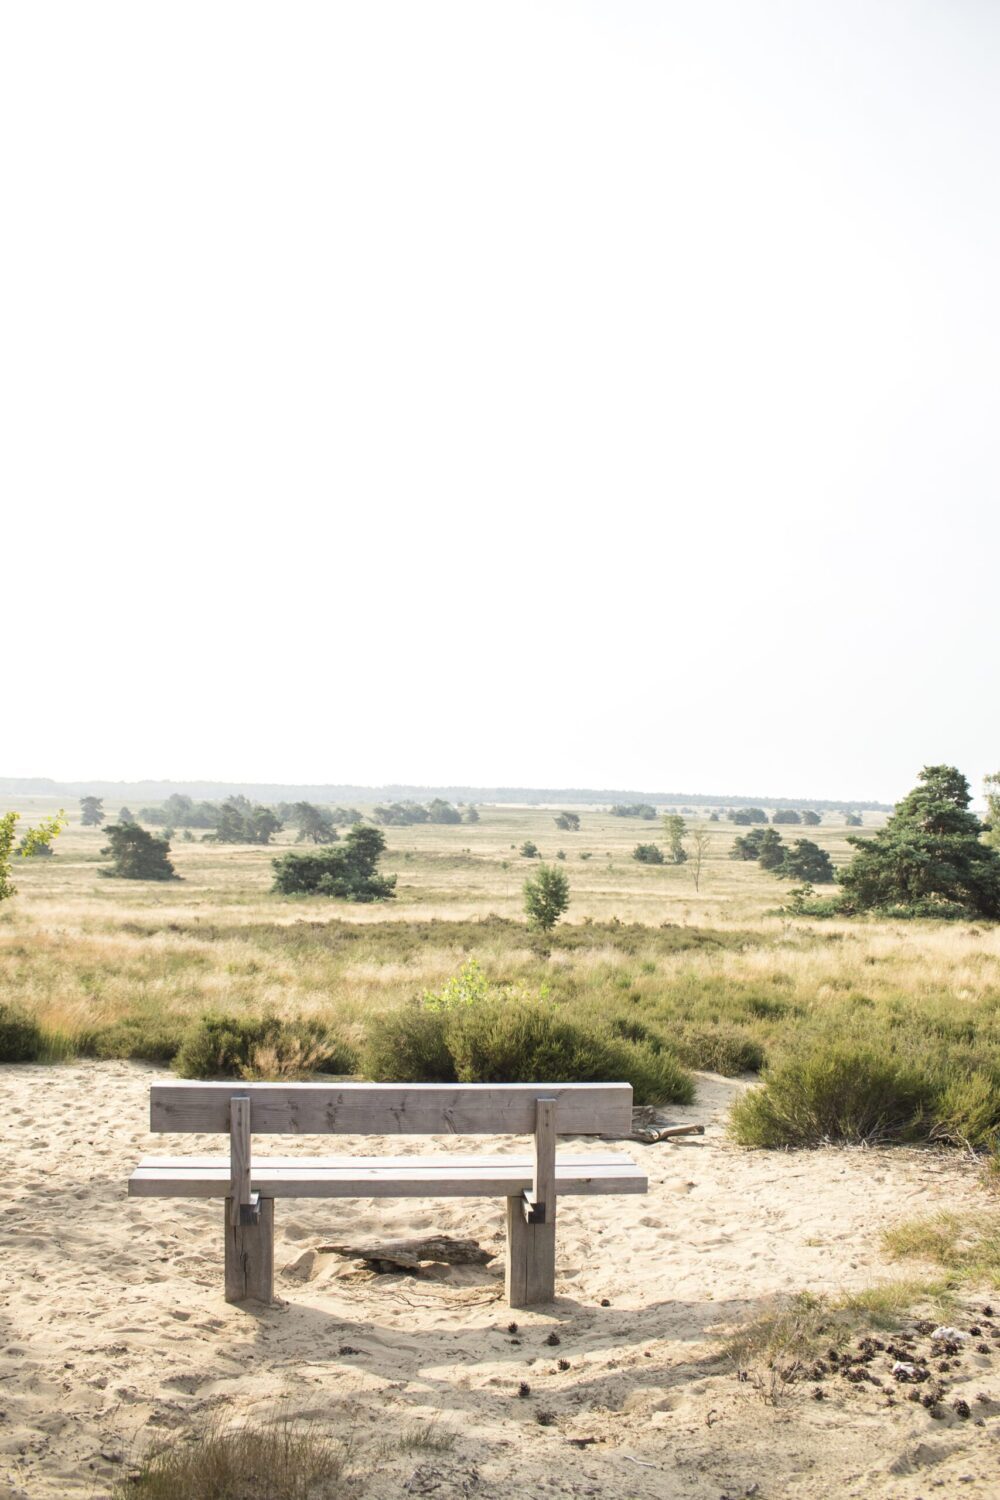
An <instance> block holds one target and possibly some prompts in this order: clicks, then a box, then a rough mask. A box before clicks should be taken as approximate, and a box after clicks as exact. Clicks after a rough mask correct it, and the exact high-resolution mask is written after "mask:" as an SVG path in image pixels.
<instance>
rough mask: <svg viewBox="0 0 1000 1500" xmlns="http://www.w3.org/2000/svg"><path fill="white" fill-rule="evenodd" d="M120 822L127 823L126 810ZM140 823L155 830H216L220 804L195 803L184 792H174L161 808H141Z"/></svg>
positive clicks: (119, 819)
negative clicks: (150, 825)
mask: <svg viewBox="0 0 1000 1500" xmlns="http://www.w3.org/2000/svg"><path fill="white" fill-rule="evenodd" d="M118 821H119V823H124V822H126V821H127V820H126V818H125V813H124V810H123V811H122V813H121V814H120V815H119V818H118ZM131 821H132V822H134V821H135V819H132V820H131ZM139 821H140V822H141V823H151V824H152V825H153V827H154V828H214V827H215V826H216V824H217V823H218V821H219V804H218V803H217V802H195V801H194V799H193V798H191V797H187V796H185V795H184V794H183V792H172V793H171V794H170V796H169V797H168V798H167V799H166V801H165V802H162V803H161V804H160V806H159V807H140V809H139Z"/></svg>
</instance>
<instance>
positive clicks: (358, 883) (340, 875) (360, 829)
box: [271, 823, 396, 902]
mask: <svg viewBox="0 0 1000 1500" xmlns="http://www.w3.org/2000/svg"><path fill="white" fill-rule="evenodd" d="M384 849H385V834H384V833H383V832H382V830H381V829H380V828H372V827H371V825H370V824H366V823H355V824H354V826H353V827H352V828H351V829H350V831H349V833H348V835H347V837H346V839H345V840H344V842H343V844H341V845H340V847H339V848H336V849H323V850H317V851H316V852H315V853H309V854H283V855H282V856H281V857H280V858H279V859H274V860H272V861H271V863H272V865H273V866H274V885H273V887H272V890H275V891H278V892H280V894H281V895H283V896H333V897H336V898H337V899H339V900H342V901H363V902H364V901H385V900H388V899H389V898H390V897H392V896H394V895H395V891H396V877H395V875H379V873H378V862H379V859H380V857H381V855H382V853H383V851H384Z"/></svg>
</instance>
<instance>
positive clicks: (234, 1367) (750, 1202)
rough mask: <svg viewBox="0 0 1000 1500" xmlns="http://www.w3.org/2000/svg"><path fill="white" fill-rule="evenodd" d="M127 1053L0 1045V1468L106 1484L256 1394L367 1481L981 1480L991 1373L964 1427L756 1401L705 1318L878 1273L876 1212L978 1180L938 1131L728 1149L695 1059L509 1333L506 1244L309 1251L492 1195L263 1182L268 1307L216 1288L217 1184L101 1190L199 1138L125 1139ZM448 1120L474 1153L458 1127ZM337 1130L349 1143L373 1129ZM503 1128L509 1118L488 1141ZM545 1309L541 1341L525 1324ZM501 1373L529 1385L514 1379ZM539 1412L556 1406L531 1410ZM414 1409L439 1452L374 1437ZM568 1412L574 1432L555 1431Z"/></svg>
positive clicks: (947, 1483) (423, 1223)
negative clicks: (637, 1181) (364, 1257)
mask: <svg viewBox="0 0 1000 1500" xmlns="http://www.w3.org/2000/svg"><path fill="white" fill-rule="evenodd" d="M152 1076H156V1075H155V1074H154V1073H153V1070H152V1069H148V1068H144V1067H142V1066H139V1065H133V1064H124V1063H100V1064H74V1065H72V1066H64V1067H58V1068H41V1067H9V1066H8V1067H3V1068H0V1111H2V1119H3V1122H4V1148H5V1158H6V1160H5V1167H6V1170H5V1175H4V1214H3V1219H2V1225H0V1253H2V1260H0V1482H2V1481H6V1482H7V1483H8V1484H9V1485H10V1486H12V1491H11V1492H12V1494H13V1495H16V1496H19V1497H20V1496H24V1497H29V1500H55V1497H64V1496H66V1497H70V1496H80V1497H82V1496H88V1497H94V1496H101V1495H105V1494H106V1493H107V1487H108V1480H109V1478H110V1477H111V1476H113V1475H114V1474H115V1473H116V1472H121V1462H122V1460H123V1458H124V1459H126V1460H127V1458H128V1456H129V1454H131V1453H134V1452H136V1451H140V1450H141V1449H142V1448H143V1447H144V1446H145V1445H146V1444H148V1443H149V1442H150V1441H155V1440H157V1439H160V1438H163V1437H164V1436H166V1435H168V1434H169V1433H170V1432H171V1431H172V1430H173V1429H177V1430H178V1431H187V1430H189V1429H190V1428H191V1427H192V1426H193V1425H196V1424H197V1423H198V1422H199V1421H200V1420H203V1419H204V1418H205V1417H206V1416H208V1415H209V1414H211V1413H214V1412H221V1413H222V1414H224V1415H227V1416H228V1415H234V1416H235V1415H242V1414H246V1413H255V1414H257V1415H262V1416H266V1415H271V1414H273V1413H274V1412H275V1411H276V1410H279V1409H284V1410H287V1411H289V1412H293V1413H298V1414H309V1415H311V1416H312V1417H314V1418H315V1419H316V1420H317V1421H318V1422H320V1423H322V1424H323V1425H324V1426H327V1425H328V1426H330V1428H331V1429H332V1430H333V1431H336V1432H337V1433H341V1434H342V1433H343V1432H344V1431H345V1430H346V1429H347V1428H350V1429H351V1430H352V1431H353V1434H354V1446H355V1451H356V1456H357V1459H358V1462H359V1463H360V1465H361V1466H362V1467H365V1466H369V1467H371V1468H372V1470H374V1469H375V1467H376V1465H377V1473H374V1474H373V1477H372V1479H371V1481H370V1483H369V1485H368V1488H367V1490H366V1493H367V1494H369V1495H371V1496H373V1497H376V1500H381V1497H390V1496H403V1495H412V1494H420V1493H434V1494H435V1495H437V1496H443V1495H463V1494H469V1495H477V1496H484V1497H492V1496H497V1497H499V1496H500V1495H503V1496H504V1497H508V1496H510V1495H511V1494H512V1493H513V1494H523V1495H535V1494H537V1495H598V1496H603V1495H607V1496H612V1495H613V1496H615V1497H623V1496H626V1497H627V1496H637V1497H640V1496H641V1497H647V1496H648V1497H652V1496H657V1497H674V1496H676V1497H684V1500H687V1497H691V1500H720V1496H723V1495H726V1496H732V1497H735V1496H738V1495H744V1494H745V1493H747V1492H749V1491H750V1490H751V1487H752V1486H753V1485H755V1484H756V1485H758V1486H759V1489H758V1490H756V1491H753V1493H755V1494H757V1495H759V1496H761V1497H762V1500H767V1497H776V1496H803V1497H824V1500H825V1497H827V1496H832V1495H834V1494H837V1495H841V1494H843V1495H859V1496H860V1495H865V1496H868V1497H883V1496H884V1497H886V1500H890V1497H891V1500H916V1497H917V1496H922V1495H923V1494H924V1493H925V1491H926V1489H927V1488H928V1487H929V1486H930V1485H931V1484H934V1483H936V1482H937V1481H942V1482H943V1484H937V1485H936V1487H937V1488H938V1489H941V1488H943V1490H944V1493H948V1494H950V1493H952V1492H953V1490H955V1491H957V1490H958V1488H959V1485H960V1492H961V1493H962V1494H963V1495H966V1496H987V1495H995V1494H996V1493H997V1491H998V1488H1000V1399H997V1401H996V1402H995V1408H994V1409H995V1412H996V1415H990V1414H989V1411H988V1409H987V1408H983V1407H981V1408H979V1409H980V1410H982V1411H984V1412H987V1415H986V1417H985V1422H984V1425H981V1426H974V1425H973V1424H972V1423H971V1422H964V1423H963V1422H960V1421H959V1420H958V1419H957V1418H953V1417H951V1416H950V1415H949V1417H948V1418H947V1419H946V1420H944V1421H933V1420H932V1419H931V1418H930V1417H929V1415H928V1413H927V1412H925V1411H924V1410H923V1408H921V1407H919V1406H915V1405H913V1404H912V1403H909V1402H900V1403H899V1404H898V1405H896V1406H893V1407H892V1408H886V1407H885V1406H884V1405H882V1404H880V1402H881V1400H882V1398H879V1399H876V1393H875V1392H874V1391H872V1390H870V1389H869V1388H867V1387H861V1388H854V1387H850V1388H848V1387H846V1386H845V1387H844V1388H843V1389H842V1390H838V1391H837V1392H835V1393H834V1394H833V1395H832V1397H831V1399H829V1400H827V1401H824V1402H822V1403H817V1402H813V1401H811V1400H809V1398H808V1388H805V1387H799V1386H797V1387H795V1388H794V1394H793V1395H792V1397H791V1398H789V1399H787V1400H784V1401H782V1402H781V1403H780V1404H779V1405H778V1406H777V1407H771V1406H768V1405H766V1404H764V1402H762V1400H761V1399H760V1396H759V1395H757V1394H755V1393H754V1392H753V1391H752V1390H751V1389H750V1388H749V1387H748V1386H747V1385H741V1384H740V1383H738V1382H737V1380H736V1379H735V1375H734V1372H733V1371H732V1370H731V1369H730V1368H727V1367H726V1366H724V1365H721V1364H720V1363H719V1361H718V1360H717V1358H715V1356H716V1354H717V1350H718V1341H719V1333H720V1332H721V1331H722V1330H724V1329H726V1328H728V1326H729V1325H731V1324H732V1323H733V1322H734V1321H737V1320H739V1319H740V1318H741V1317H743V1316H745V1315H747V1314H752V1313H753V1312H755V1311H757V1310H759V1309H760V1308H762V1307H763V1306H765V1305H766V1303H767V1299H768V1298H770V1297H772V1296H773V1295H774V1294H776V1293H783V1292H792V1291H799V1290H803V1289H811V1290H816V1291H822V1290H828V1291H837V1290H841V1289H847V1288H851V1287H855V1286H863V1285H867V1284H870V1283H871V1282H872V1281H875V1280H880V1279H884V1278H885V1277H886V1276H891V1275H893V1274H896V1273H895V1272H894V1270H893V1268H892V1267H890V1266H887V1265H886V1264H885V1262H884V1261H883V1259H882V1258H881V1256H880V1253H879V1249H878V1240H879V1232H880V1230H881V1229H882V1228H883V1227H884V1226H885V1225H887V1224H889V1223H892V1222H893V1221H895V1220H898V1219H902V1218H908V1217H911V1216H913V1215H915V1214H918V1213H921V1212H925V1211H930V1210H933V1209H934V1208H936V1207H941V1206H948V1207H955V1206H959V1207H961V1206H962V1205H965V1204H970V1205H971V1204H978V1203H979V1202H980V1201H981V1189H980V1188H979V1186H978V1182H977V1178H976V1175H975V1172H974V1170H973V1169H972V1168H971V1167H970V1166H969V1165H968V1164H967V1163H965V1162H963V1161H962V1160H961V1159H960V1158H959V1157H958V1156H957V1154H950V1155H946V1154H943V1153H936V1152H919V1151H893V1152H889V1151H885V1152H883V1151H870V1152H865V1151H832V1150H831V1151H817V1152H808V1153H806V1152H803V1153H794V1154H788V1155H782V1154H773V1153H771V1154H768V1153H745V1152H740V1151H736V1150H734V1149H732V1148H730V1147H728V1146H727V1145H726V1144H725V1142H724V1139H723V1136H722V1130H721V1121H722V1118H723V1116H724V1111H725V1108H726V1105H727V1103H728V1100H729V1098H730V1097H731V1096H732V1093H733V1091H734V1090H735V1089H737V1088H739V1087H740V1085H739V1084H735V1083H733V1082H731V1081H727V1080H722V1079H716V1078H711V1077H703V1078H702V1079H701V1085H700V1094H699V1101H698V1103H697V1104H696V1105H695V1106H692V1107H691V1108H690V1109H686V1110H685V1109H678V1110H675V1111H674V1112H673V1113H674V1114H675V1115H676V1117H677V1118H678V1119H685V1118H690V1119H692V1120H703V1121H705V1122H706V1123H708V1124H709V1129H708V1132H707V1134H706V1136H705V1137H704V1139H703V1140H691V1141H689V1142H687V1143H685V1144H683V1145H681V1144H671V1145H658V1146H652V1147H641V1146H630V1147H629V1149H630V1150H632V1151H634V1153H635V1155H636V1159H637V1160H641V1161H642V1162H643V1164H644V1165H645V1167H646V1169H647V1171H648V1173H649V1177H650V1192H649V1194H648V1195H647V1196H646V1197H632V1198H618V1199H590V1200H587V1199H569V1200H566V1201H565V1203H564V1205H563V1206H562V1207H561V1208H560V1248H559V1273H560V1274H559V1292H560V1300H559V1302H558V1303H557V1304H556V1306H555V1308H554V1309H553V1310H552V1311H550V1312H547V1313H543V1314H538V1313H519V1314H517V1315H516V1317H517V1322H518V1324H519V1329H518V1334H517V1337H518V1339H519V1340H520V1342H519V1343H514V1342H512V1335H511V1334H509V1333H508V1332H507V1324H508V1322H509V1321H510V1319H511V1317H512V1316H513V1315H512V1314H511V1313H510V1312H509V1311H508V1310H507V1308H506V1306H505V1304H504V1303H503V1300H502V1296H501V1282H502V1258H499V1259H498V1260H497V1262H495V1263H494V1265H493V1266H492V1267H490V1268H488V1269H487V1270H486V1271H479V1270H471V1269H468V1270H467V1269H462V1270H453V1271H447V1272H442V1273H441V1274H440V1275H439V1276H431V1277H428V1278H423V1279H419V1280H416V1279H411V1278H396V1277H379V1278H372V1277H371V1276H369V1275H368V1274H367V1273H364V1272H359V1271H358V1269H357V1268H356V1267H354V1266H352V1265H349V1264H345V1263H344V1262H343V1261H340V1260H339V1259H338V1258H337V1257H336V1256H333V1255H327V1254H323V1255H318V1254H316V1253H314V1252H313V1247H314V1246H315V1245H317V1244H319V1243H322V1242H323V1241H325V1240H330V1239H337V1238H339V1237H341V1236H347V1235H359V1234H361V1233H366V1232H369V1231H371V1232H372V1233H373V1234H377V1235H379V1236H391V1237H396V1236H405V1235H410V1234H413V1233H416V1232H418V1231H422V1230H430V1229H436V1230H440V1231H443V1232H447V1233H452V1234H460V1235H471V1236H474V1237H476V1238H478V1239H479V1240H480V1241H481V1242H482V1243H484V1244H488V1245H491V1246H494V1247H496V1248H497V1249H498V1250H499V1251H501V1253H502V1228H501V1209H500V1205H499V1204H497V1203H491V1202H467V1203H463V1202H456V1203H453V1202H449V1201H442V1202H405V1201H403V1202H397V1203H391V1202H390V1203H374V1204H373V1203H371V1202H359V1203H326V1204H324V1203H316V1202H305V1201H303V1202H291V1203H289V1202H280V1203H279V1204H278V1205H277V1213H276V1221H277V1265H278V1267H279V1268H282V1269H280V1270H279V1275H278V1285H279V1287H280V1289H281V1294H282V1296H283V1297H285V1298H287V1299H288V1301H287V1305H285V1306H281V1307H275V1308H270V1309H266V1310H264V1309H259V1310H258V1311H257V1312H255V1313H254V1312H247V1311H244V1310H241V1309H236V1308H232V1307H229V1306H227V1304H226V1303H225V1302H224V1300H223V1297H222V1266H221V1254H222V1243H221V1241H222V1232H221V1214H222V1209H221V1205H220V1204H218V1203H214V1202H213V1203H209V1204H206V1203H199V1202H194V1201H171V1200H163V1201H161V1202H156V1201H149V1200H146V1201H143V1200H129V1199H127V1197H126V1179H127V1176H128V1173H129V1171H130V1169H131V1167H132V1166H133V1164H134V1163H135V1161H136V1160H137V1158H138V1157H139V1155H141V1154H142V1153H143V1152H146V1151H152V1150H158V1151H170V1150H175V1149H176V1150H178V1151H181V1152H185V1151H187V1152H193V1151H195V1150H206V1149H207V1150H215V1149H221V1148H222V1146H223V1145H224V1142H221V1141H219V1140H218V1139H206V1138H199V1137H194V1136H188V1137H176V1138H170V1137H156V1138H154V1137H150V1136H149V1135H148V1134H147V1130H146V1120H147V1092H148V1084H149V1081H150V1078H151V1077H152ZM266 1144H268V1143H267V1142H266V1141H265V1140H264V1138H259V1139H258V1141H257V1145H258V1149H263V1147H264V1146H265V1145H266ZM270 1144H272V1145H277V1149H280V1150H281V1151H284V1152H287V1151H289V1149H295V1147H294V1145H290V1143H289V1141H288V1140H287V1139H285V1140H284V1141H282V1142H281V1143H280V1145H278V1143H274V1142H272V1143H270ZM298 1144H299V1148H300V1149H303V1150H307V1149H308V1144H312V1147H313V1149H316V1143H298ZM322 1144H323V1146H324V1147H325V1149H327V1150H329V1149H330V1143H329V1141H327V1142H325V1143H322ZM439 1144H440V1147H441V1149H442V1150H445V1149H447V1150H451V1151H454V1150H455V1149H456V1143H455V1142H454V1140H450V1141H447V1142H446V1141H441V1142H440V1143H439ZM459 1146H460V1148H462V1149H467V1150H468V1151H470V1152H475V1151H476V1150H477V1149H483V1146H482V1143H481V1142H478V1141H476V1140H475V1139H471V1140H468V1141H466V1142H462V1143H459ZM343 1147H344V1149H356V1150H357V1151H358V1152H359V1154H360V1153H363V1152H364V1151H366V1150H375V1151H380V1150H387V1149H390V1142H388V1141H385V1140H382V1141H378V1140H376V1141H366V1142H344V1143H343ZM408 1147H409V1148H410V1149H412V1150H414V1151H418V1152H428V1151H429V1150H431V1149H433V1145H432V1144H431V1143H429V1142H428V1141H427V1140H426V1139H425V1140H419V1141H418V1140H409V1141H405V1142H401V1141H400V1139H399V1138H394V1140H393V1141H392V1142H391V1149H392V1150H393V1151H394V1152H399V1151H401V1150H405V1149H407V1148H408ZM507 1147H509V1148H510V1149H511V1150H523V1149H524V1143H523V1142H515V1141H509V1142H504V1143H497V1146H493V1145H492V1144H491V1146H490V1149H506V1148H507ZM311 1252H312V1253H311ZM605 1298H606V1299H608V1301H609V1303H610V1306H608V1307H602V1306H601V1305H600V1303H601V1300H602V1299H605ZM998 1301H1000V1299H998ZM553 1330H554V1331H556V1332H557V1334H558V1337H559V1339H560V1344H559V1347H558V1348H555V1347H550V1346H547V1345H546V1344H545V1342H544V1340H545V1338H546V1336H547V1335H548V1334H549V1333H550V1332H551V1331H553ZM997 1347H998V1349H1000V1344H998V1346H997ZM348 1348H349V1349H351V1350H355V1351H358V1352H354V1353H346V1352H344V1351H345V1350H346V1349H348ZM558 1357H563V1358H565V1359H567V1360H568V1361H569V1363H570V1368H569V1369H568V1370H567V1371H564V1372H560V1371H558V1369H557V1367H556V1359H557V1358H558ZM522 1380H527V1381H528V1382H529V1383H530V1385H531V1388H532V1394H531V1396H530V1398H528V1399H526V1400H519V1399H518V1398H517V1388H518V1383H519V1382H520V1381H522ZM968 1381H969V1389H970V1393H971V1392H980V1391H982V1392H985V1393H989V1394H990V1395H991V1396H992V1397H994V1398H1000V1356H998V1357H996V1358H987V1357H985V1356H983V1357H982V1358H979V1359H978V1361H977V1358H973V1359H972V1361H971V1363H970V1366H969V1372H968ZM957 1393H959V1392H958V1389H957V1388H956V1394H957ZM970 1399H971V1394H970ZM539 1409H542V1410H545V1411H548V1412H551V1413H552V1417H553V1421H552V1423H551V1425H548V1426H542V1425H539V1423H538V1421H537V1416H536V1413H537V1412H538V1410H539ZM434 1414H440V1422H441V1427H442V1428H444V1429H447V1430H448V1431H450V1432H451V1433H453V1434H454V1439H455V1440H454V1444H453V1446H452V1447H451V1448H450V1449H449V1450H448V1451H446V1452H442V1453H434V1452H427V1451H421V1450H419V1449H409V1448H401V1447H400V1446H399V1442H398V1439H399V1436H400V1434H401V1433H402V1432H405V1431H412V1430H421V1426H422V1424H424V1423H425V1422H426V1420H427V1419H428V1418H429V1417H430V1416H432V1415H434ZM574 1438H576V1439H582V1438H593V1439H596V1440H597V1441H596V1442H595V1443H593V1444H592V1445H589V1446H587V1447H585V1448H579V1447H577V1446H575V1445H574V1444H573V1442H572V1439H574ZM636 1460H638V1462H636ZM404 1486H408V1488H404ZM2 1492H3V1491H2V1490H0V1493H2Z"/></svg>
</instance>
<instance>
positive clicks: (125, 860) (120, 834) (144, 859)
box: [101, 823, 177, 880]
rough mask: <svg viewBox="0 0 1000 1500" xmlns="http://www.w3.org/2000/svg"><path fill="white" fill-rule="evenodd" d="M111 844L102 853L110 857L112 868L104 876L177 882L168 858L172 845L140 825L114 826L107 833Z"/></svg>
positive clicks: (114, 824)
mask: <svg viewBox="0 0 1000 1500" xmlns="http://www.w3.org/2000/svg"><path fill="white" fill-rule="evenodd" d="M105 833H106V834H107V836H108V843H107V844H106V845H105V847H104V848H103V849H102V850H101V853H102V854H107V855H110V857H111V862H112V867H111V869H110V870H102V871H101V874H102V875H108V876H113V877H115V878H117V879H119V880H176V879H177V876H176V875H175V874H174V867H173V865H172V864H171V863H170V860H169V859H168V858H167V856H168V855H169V853H170V844H169V843H168V841H167V840H166V839H158V838H156V837H155V835H154V834H152V833H148V832H147V831H146V829H145V828H140V827H139V825H138V823H112V824H110V825H109V827H108V828H106V829H105Z"/></svg>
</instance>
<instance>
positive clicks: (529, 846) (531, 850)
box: [519, 839, 541, 859]
mask: <svg viewBox="0 0 1000 1500" xmlns="http://www.w3.org/2000/svg"><path fill="white" fill-rule="evenodd" d="M519 852H520V855H521V858H522V859H541V855H540V854H539V852H538V845H537V844H533V843H532V842H531V840H530V839H525V841H524V843H523V844H522V845H521V848H520V851H519Z"/></svg>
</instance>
